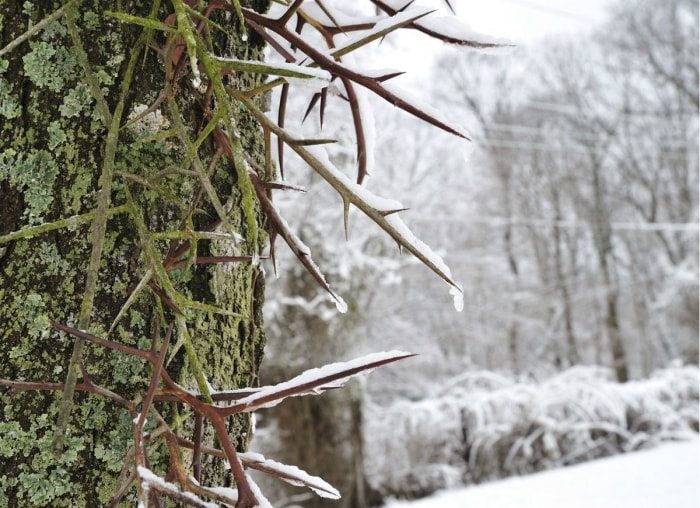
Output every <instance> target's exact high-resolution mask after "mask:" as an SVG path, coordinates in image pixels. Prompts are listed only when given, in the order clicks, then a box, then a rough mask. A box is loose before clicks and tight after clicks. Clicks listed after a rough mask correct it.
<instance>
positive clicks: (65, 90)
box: [0, 1, 265, 507]
mask: <svg viewBox="0 0 700 508" xmlns="http://www.w3.org/2000/svg"><path fill="white" fill-rule="evenodd" d="M51 4H53V5H51ZM104 4H105V3H104V2H99V1H92V2H90V1H85V2H82V3H81V4H80V7H79V9H78V19H77V20H76V24H77V25H78V27H79V30H80V37H81V39H82V41H83V45H84V46H85V48H86V51H87V53H88V57H89V60H90V66H91V69H92V72H93V74H94V76H95V77H96V78H97V80H98V82H99V86H100V88H101V90H102V93H103V94H104V97H105V100H106V103H107V105H108V106H109V108H110V109H111V110H112V111H114V107H115V105H116V104H117V102H118V98H119V94H120V87H121V83H122V81H123V79H124V74H125V72H126V69H127V65H128V61H129V59H130V58H131V51H132V50H133V48H135V47H137V40H138V38H139V37H140V35H141V33H142V29H141V27H138V26H136V25H131V24H128V23H123V22H119V21H117V20H115V19H114V18H110V17H108V16H106V15H105V13H104V8H105V6H104ZM110 5H111V3H110ZM118 5H119V8H120V9H122V11H123V12H127V13H129V14H132V15H136V16H148V13H149V11H150V9H151V6H150V5H142V2H135V1H133V2H132V1H125V2H120V3H119V4H118ZM60 7H61V3H60V2H24V3H22V2H2V3H0V48H2V47H5V46H6V45H7V44H8V43H9V42H10V41H12V40H14V39H15V38H16V37H18V36H19V35H20V34H22V33H23V32H24V31H25V30H27V28H28V27H31V26H33V25H35V24H36V23H38V22H39V21H40V20H42V19H44V18H45V17H46V16H47V15H49V14H51V13H52V12H54V10H55V9H58V8H60ZM111 7H112V8H116V7H115V5H111ZM256 7H262V6H256ZM169 9H172V7H171V6H170V5H169V3H167V2H163V5H162V6H161V7H160V9H159V10H158V19H165V17H166V16H167V14H168V11H169ZM219 21H220V22H222V23H224V22H225V23H226V26H229V27H231V30H230V31H229V33H228V34H226V35H222V34H220V33H219V34H218V35H217V37H219V38H218V39H217V40H216V45H217V47H218V48H219V49H221V50H222V51H227V52H228V53H229V54H231V53H232V52H235V53H236V54H237V56H239V57H245V58H249V59H250V58H259V57H260V55H261V49H262V42H261V41H260V40H258V39H256V38H251V39H250V40H246V41H244V40H243V39H241V38H240V37H238V36H237V33H239V32H240V28H237V27H235V26H232V22H233V21H232V20H224V19H223V18H222V20H219ZM163 43H164V36H163V34H162V33H158V32H153V33H152V35H151V39H150V41H149V44H150V45H162V44H163ZM137 65H138V66H137V71H136V73H135V75H134V81H133V83H132V85H131V88H130V91H129V94H128V97H127V102H126V106H125V112H126V113H127V114H128V113H130V112H135V111H138V110H139V108H140V109H143V106H148V105H150V104H152V103H153V101H154V100H155V99H156V98H157V97H158V95H159V94H160V92H161V90H162V89H163V86H164V74H163V69H164V66H163V62H162V60H161V58H160V57H159V55H158V54H157V52H156V51H154V50H153V49H151V48H148V47H145V48H144V49H143V51H142V53H141V54H140V55H139V61H138V64H137ZM239 79H242V80H253V79H254V78H253V77H250V76H241V77H239ZM177 101H178V103H179V104H181V109H182V112H183V119H184V121H185V122H186V124H187V126H188V128H190V129H191V134H192V136H193V137H196V133H197V132H198V130H199V129H201V127H202V124H203V123H204V120H203V118H202V111H200V109H199V106H198V105H197V104H196V103H195V102H194V101H192V100H191V98H190V97H189V95H188V90H187V88H186V87H182V88H181V89H180V90H179V92H178V95H177ZM125 121H126V119H125ZM149 121H150V123H149ZM159 121H162V122H166V121H167V118H165V117H160V116H158V115H153V116H149V117H146V118H145V119H144V120H143V121H142V122H138V123H136V124H134V125H132V126H131V127H127V128H122V129H121V130H120V132H119V135H120V139H119V147H118V151H117V156H116V160H115V165H116V169H117V171H121V172H123V173H129V174H131V175H134V177H138V178H141V179H148V178H151V182H157V186H154V187H151V188H145V187H143V186H139V185H138V184H133V192H134V196H135V200H136V203H137V205H138V206H139V207H140V209H141V210H140V211H141V214H142V216H143V217H144V218H145V221H146V225H147V227H148V228H149V230H150V231H152V232H156V231H173V230H177V229H179V228H180V226H181V225H182V224H183V223H185V222H187V221H188V220H189V218H188V216H187V212H188V209H187V207H183V206H180V205H182V204H183V203H189V202H191V201H192V199H193V198H194V196H196V195H197V192H198V185H197V183H196V181H195V180H194V179H193V178H192V177H191V175H188V174H186V173H184V172H182V171H178V170H181V169H185V170H186V169H189V167H188V161H187V159H186V158H185V157H183V150H182V149H181V148H179V147H178V146H177V145H176V144H173V143H172V142H171V140H159V141H155V140H151V141H149V140H148V139H141V140H140V141H138V138H140V137H142V136H143V135H144V134H147V133H149V132H153V130H154V129H156V130H157V129H161V128H164V125H165V124H162V125H158V124H157V122H159ZM153 122H156V123H155V124H154V123H153ZM238 125H239V126H240V130H241V133H242V139H243V141H244V143H245V149H246V150H247V151H248V152H249V153H252V154H256V153H259V151H260V145H261V141H260V140H259V139H258V138H259V135H258V132H257V131H256V130H255V128H254V127H246V126H252V125H254V124H253V123H252V122H250V121H248V120H247V119H245V118H240V119H238ZM144 129H145V130H144ZM246 129H247V130H246ZM107 131H108V127H107V126H106V125H105V124H104V122H103V121H102V119H101V118H100V115H99V114H98V113H97V111H96V102H95V100H94V98H93V97H92V95H91V92H90V89H89V87H88V85H87V84H86V82H85V78H84V74H83V71H82V70H81V66H80V64H79V58H78V56H77V54H76V52H75V47H74V45H73V44H72V43H71V38H70V36H69V34H68V30H67V27H66V23H65V19H64V18H59V19H58V20H56V21H55V22H53V23H51V24H50V25H49V26H48V27H46V28H45V29H44V30H42V31H41V32H39V33H37V34H36V35H34V36H33V37H32V38H31V39H30V40H28V41H25V42H23V43H22V44H20V45H19V46H18V47H16V48H15V49H14V50H13V51H11V52H10V53H9V54H6V55H4V56H3V57H0V193H1V195H2V199H1V200H0V213H1V215H0V235H2V234H7V233H9V232H11V231H17V230H19V229H21V228H24V227H27V226H34V225H37V224H42V223H47V222H51V221H55V220H58V219H61V218H65V217H68V216H72V215H77V214H85V213H88V212H93V211H94V210H95V207H96V196H97V190H98V178H99V176H100V172H101V169H102V165H103V161H104V157H105V143H106V136H107ZM207 143H208V142H207ZM209 145H210V146H209ZM209 145H207V144H206V143H205V145H203V147H202V150H200V156H201V157H202V158H203V160H204V162H205V163H207V164H208V160H207V157H211V156H212V155H213V152H214V149H215V147H214V146H213V145H212V144H211V143H209ZM166 170H170V171H169V172H167V174H166V173H163V172H164V171H166ZM215 171H216V174H215V176H214V178H212V181H213V182H214V184H215V187H216V191H217V193H218V194H219V195H220V196H223V197H225V199H228V203H227V205H228V206H227V210H230V215H229V220H230V222H231V224H233V225H235V226H236V227H238V226H240V227H241V231H242V232H244V227H243V224H244V222H245V221H244V210H243V207H242V204H241V194H240V192H239V190H238V187H239V185H238V182H237V179H236V171H235V169H234V168H233V167H232V164H231V163H230V162H228V161H226V160H225V159H222V160H221V161H220V162H219V163H218V164H217V166H216V169H215ZM158 174H161V175H163V176H162V177H160V178H153V177H154V176H156V175H158ZM126 181H130V182H133V178H132V180H124V179H122V178H121V177H118V178H115V180H114V185H113V193H112V198H111V202H112V204H113V205H114V206H116V205H121V204H124V203H125V194H124V185H126V183H125V182H126ZM130 185H132V184H130ZM258 217H260V216H259V215H258ZM214 218H215V214H214V211H213V208H212V206H211V204H209V203H208V202H207V200H206V199H204V200H203V201H202V202H201V203H200V204H199V206H198V209H197V211H196V213H194V214H193V215H192V218H191V227H192V228H194V229H201V228H204V227H206V226H207V225H209V224H210V223H211V222H212V221H213V220H214ZM261 220H262V219H259V222H260V221H261ZM243 236H244V237H245V234H243ZM91 247H92V246H91V242H90V223H89V222H86V223H83V224H81V225H77V226H71V227H69V228H62V229H58V230H55V231H51V232H47V233H44V234H41V235H38V236H34V237H32V238H27V239H22V240H17V241H14V242H10V243H5V244H0V344H1V345H2V349H3V351H4V353H3V355H4V356H3V358H4V359H3V360H2V361H0V378H4V379H13V380H26V381H41V382H53V383H63V382H64V380H65V376H66V369H67V367H68V361H69V358H70V355H71V351H72V347H73V339H72V338H70V337H68V336H66V335H65V334H59V333H58V332H57V331H56V330H54V329H52V328H51V326H50V323H49V321H50V320H55V321H57V322H60V323H65V324H68V325H76V323H77V319H78V315H79V313H80V306H81V299H82V294H83V291H84V289H85V273H86V270H87V264H88V259H89V257H90V251H91ZM157 247H158V248H159V253H160V256H161V258H163V259H164V258H165V256H166V254H167V252H168V250H169V248H170V244H169V243H168V242H164V241H163V242H157ZM197 248H198V251H199V252H198V253H199V255H217V252H220V251H223V250H224V249H226V248H228V247H225V246H222V245H213V244H212V242H209V241H199V242H198V244H197ZM236 248H237V250H238V252H239V253H240V254H242V255H253V254H254V253H256V252H258V251H259V249H260V245H245V244H239V245H237V246H236ZM188 255H190V256H191V253H189V254H188ZM146 269H147V265H146V262H145V260H144V256H143V250H142V246H141V245H140V244H139V239H138V235H137V234H136V227H135V224H134V222H133V220H132V219H131V218H130V217H129V215H128V214H125V213H121V214H115V215H114V216H112V217H111V218H110V219H109V221H108V223H107V233H106V236H105V247H104V250H103V253H102V264H101V266H100V270H99V286H98V291H97V298H96V300H95V303H94V307H93V312H92V315H91V325H90V329H89V330H90V332H91V333H93V334H95V335H101V336H107V333H108V330H109V328H110V326H111V324H112V322H113V321H114V319H115V317H116V316H117V314H118V312H119V309H120V308H121V306H122V305H123V304H124V302H125V300H126V298H127V297H128V295H129V294H130V291H131V290H133V288H134V286H135V284H137V283H138V281H139V280H140V279H141V278H142V277H143V276H144V273H145V272H146ZM170 279H171V281H172V283H173V285H174V286H175V287H176V289H177V290H178V291H179V292H180V293H181V294H183V295H185V296H187V297H188V298H191V299H192V300H196V301H200V302H204V303H207V304H210V305H213V306H216V307H219V308H222V309H225V310H227V311H229V312H230V315H223V314H221V313H214V312H205V311H200V310H193V309H187V310H186V311H185V315H186V319H187V324H188V327H189V330H190V332H191V334H192V339H193V343H194V348H195V350H196V352H197V354H198V357H199V362H200V364H201V365H202V366H203V369H204V371H205V375H206V377H207V379H208V380H209V382H210V383H211V384H212V385H213V386H214V387H216V388H217V389H231V388H237V387H241V386H250V385H252V384H255V383H256V382H257V371H258V367H259V365H260V361H261V359H262V353H263V347H264V343H265V337H264V334H263V332H262V311H261V306H262V303H263V296H264V280H263V277H262V274H261V270H260V269H259V268H258V267H257V266H254V265H253V264H251V263H238V264H235V265H230V264H229V265H217V266H216V267H215V268H211V266H205V265H193V266H190V267H188V268H187V269H182V270H173V271H171V272H170ZM159 315H162V316H164V317H165V319H166V321H167V320H168V319H170V320H171V319H172V312H171V311H170V310H169V309H168V308H167V307H163V305H162V303H161V302H160V301H159V299H158V297H157V296H156V295H155V293H154V292H153V291H150V290H148V289H147V290H145V291H143V292H142V293H141V294H140V295H139V297H138V298H137V299H136V301H135V303H134V304H133V306H132V307H131V308H130V309H129V310H128V311H127V312H126V314H125V315H124V317H123V318H122V319H120V321H119V322H118V324H117V326H116V327H115V328H114V330H113V331H112V332H111V334H110V335H109V338H110V339H111V340H115V341H118V342H122V343H125V344H129V345H132V346H138V347H141V348H147V347H148V346H149V338H150V336H151V334H152V330H153V326H154V321H155V317H156V316H159ZM166 324H167V323H166ZM82 358H83V363H84V365H85V368H86V371H87V373H88V374H89V376H90V378H91V380H92V382H94V383H95V384H99V385H100V386H103V387H105V388H108V389H110V390H113V391H114V392H116V393H118V394H120V395H121V396H123V397H125V398H127V399H133V398H134V397H136V396H137V395H138V394H140V393H143V392H144V391H145V388H146V386H147V383H148V376H149V375H150V367H148V366H147V365H146V364H145V362H144V361H143V360H140V359H137V358H133V357H129V356H127V355H125V354H122V353H118V352H113V351H107V350H105V349H104V348H101V347H97V346H94V345H91V344H87V345H86V348H85V351H84V352H83V356H82ZM187 367H188V365H187V362H186V361H185V359H184V357H183V355H182V354H176V355H175V357H174V359H173V360H172V361H171V362H170V364H169V365H168V371H169V372H170V374H171V376H172V377H173V378H174V379H178V380H179V382H181V383H183V384H185V385H193V381H192V380H191V378H190V377H189V376H190V375H189V372H188V370H187ZM60 396H61V394H60V392H58V391H42V392H36V391H29V392H13V391H10V390H7V389H3V391H2V392H0V397H1V401H2V404H1V405H0V457H1V460H0V506H23V507H24V506H56V507H59V506H95V507H97V506H105V505H106V503H107V502H108V500H109V498H110V497H111V496H112V495H113V494H114V491H115V489H116V486H117V478H118V475H119V471H120V468H121V464H122V463H123V457H124V456H125V454H126V452H127V450H128V449H129V447H130V446H131V444H132V440H133V429H132V427H133V424H132V422H131V417H130V415H129V413H128V411H126V410H125V409H124V408H123V407H121V406H119V405H117V404H115V403H113V402H112V401H110V400H107V399H105V398H102V397H99V396H96V395H91V394H90V395H88V394H85V393H78V394H76V397H75V399H74V401H75V405H74V408H73V411H72V413H71V418H70V424H69V428H68V434H67V441H66V446H65V451H64V453H63V455H62V456H61V457H58V458H56V457H54V455H53V454H52V453H51V441H52V439H53V433H54V430H55V425H56V411H57V407H58V402H59V400H60ZM158 409H159V410H161V411H162V412H163V413H165V414H170V415H172V409H168V408H167V407H166V406H165V405H162V406H161V405H159V406H158ZM247 425H248V422H247V420H246V419H241V420H236V421H232V422H231V424H230V428H231V431H232V433H234V434H235V436H236V441H235V442H237V443H238V445H239V447H240V448H244V447H245V446H246V437H245V436H246V433H247ZM186 431H187V430H186V427H183V430H182V432H186ZM187 437H189V436H187ZM165 455H166V451H165V449H164V447H163V446H161V449H158V450H155V451H153V452H152V453H151V455H150V458H151V460H152V461H153V468H154V469H155V470H158V471H160V472H161V473H163V472H164V471H163V468H164V467H165V464H166V463H167V462H166V460H165ZM206 471H209V474H208V475H207V476H205V477H204V478H203V479H202V480H203V482H207V483H219V484H224V483H227V480H226V479H225V478H223V476H224V475H225V472H224V471H223V468H219V469H218V470H217V469H214V468H207V469H206ZM214 474H216V475H219V476H220V477H213V475H214ZM132 492H134V489H133V488H132ZM131 504H133V496H132V498H131V501H130V502H129V503H128V505H131Z"/></svg>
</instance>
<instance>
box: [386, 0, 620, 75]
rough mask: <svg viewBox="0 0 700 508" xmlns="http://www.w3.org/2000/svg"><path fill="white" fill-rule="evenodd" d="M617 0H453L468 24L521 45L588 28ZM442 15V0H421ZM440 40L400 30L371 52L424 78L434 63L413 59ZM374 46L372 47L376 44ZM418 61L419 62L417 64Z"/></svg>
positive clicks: (429, 52)
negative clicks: (421, 65)
mask: <svg viewBox="0 0 700 508" xmlns="http://www.w3.org/2000/svg"><path fill="white" fill-rule="evenodd" d="M614 1H615V0H451V1H450V3H451V4H452V6H453V7H454V8H455V10H456V12H457V17H458V18H459V19H460V21H461V22H462V23H464V24H466V25H468V26H469V27H470V28H471V29H472V30H474V31H476V32H479V33H483V34H486V35H492V36H496V37H502V38H505V39H507V40H509V41H511V42H513V43H515V44H517V45H518V46H520V47H525V46H528V45H530V44H534V43H536V42H537V41H538V40H539V39H542V38H544V37H550V36H556V35H564V34H572V35H573V34H576V33H585V32H589V31H591V30H592V29H594V28H596V27H597V26H598V25H600V24H601V23H602V22H603V21H605V19H606V17H607V10H608V8H609V6H610V5H611V4H612V3H613V2H614ZM618 1H620V0H618ZM416 5H428V6H431V7H435V8H436V9H439V10H440V11H441V13H435V14H434V15H446V14H447V12H448V11H447V10H446V7H445V2H444V0H419V1H417V2H416ZM443 48H444V44H442V43H440V42H437V41H433V40H430V39H429V38H428V37H426V36H425V35H422V34H419V33H416V32H413V31H410V30H404V31H402V33H397V34H393V35H392V37H391V38H390V39H389V40H388V41H385V42H382V44H381V45H380V46H379V50H378V53H375V56H376V57H378V60H379V61H380V62H382V64H383V66H384V67H390V68H395V69H401V70H405V71H407V75H406V76H404V77H401V78H399V79H398V80H397V82H399V83H404V84H408V83H413V84H415V83H416V82H424V81H425V80H426V79H428V78H429V77H430V75H431V69H432V67H431V66H430V65H425V66H423V68H422V69H421V68H420V67H417V65H416V64H417V63H420V62H425V63H429V62H431V60H433V58H432V56H433V55H435V58H436V57H437V54H438V53H439V52H440V51H441V50H442V49H443ZM375 51H376V49H375ZM419 65H420V64H419Z"/></svg>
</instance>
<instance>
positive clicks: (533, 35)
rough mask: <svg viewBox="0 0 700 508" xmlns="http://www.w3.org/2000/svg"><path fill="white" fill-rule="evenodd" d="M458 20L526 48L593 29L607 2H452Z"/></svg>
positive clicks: (602, 14)
mask: <svg viewBox="0 0 700 508" xmlns="http://www.w3.org/2000/svg"><path fill="white" fill-rule="evenodd" d="M451 3H452V5H453V6H454V8H455V10H456V11H457V15H458V16H459V18H460V19H461V20H462V21H463V22H464V23H466V24H468V25H470V26H471V27H472V28H473V29H474V30H477V31H479V32H484V33H488V34H491V35H497V36H501V37H507V38H509V39H511V40H513V41H514V42H516V43H520V44H526V43H530V42H533V41H535V40H537V39H538V38H541V37H543V36H549V35H554V34H563V33H576V32H581V31H588V30H590V29H591V28H595V26H596V25H599V24H600V23H601V22H602V21H604V20H605V18H606V12H607V7H608V5H610V4H611V3H612V2H611V1H610V0H488V1H484V0H453V1H452V2H451Z"/></svg>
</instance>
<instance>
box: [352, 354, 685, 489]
mask: <svg viewBox="0 0 700 508" xmlns="http://www.w3.org/2000/svg"><path fill="white" fill-rule="evenodd" d="M613 378H614V376H613V373H612V372H611V371H609V370H608V369H603V368H600V367H575V368H572V369H569V370H567V371H565V372H563V373H561V374H559V375H557V376H555V377H552V378H550V379H547V380H545V381H543V382H541V383H534V382H531V381H518V382H516V381H514V380H508V379H507V378H503V377H501V376H497V375H494V374H493V373H490V372H483V373H470V374H468V375H464V376H462V377H460V378H458V379H456V380H453V381H451V382H449V383H448V384H447V388H446V389H444V390H442V391H441V395H440V396H439V397H436V398H432V399H425V400H422V401H418V402H408V401H400V402H397V403H396V404H394V405H392V406H390V407H388V408H379V407H371V408H370V409H369V411H368V417H367V418H368V422H367V423H366V424H365V428H366V435H365V440H366V449H367V450H368V451H371V455H370V456H369V457H368V459H367V460H368V463H367V464H366V467H367V473H368V478H369V479H370V482H371V483H372V486H373V487H374V488H375V489H377V490H378V491H379V492H380V493H382V494H383V495H390V496H394V497H415V496H416V495H424V494H426V493H429V492H432V491H434V490H437V489H440V488H444V487H445V486H449V485H453V484H454V483H455V482H461V483H478V482H481V481H485V480H490V479H495V478H500V477H504V476H509V475H514V474H525V473H530V472H534V471H540V470H543V469H548V468H553V467H560V466H565V465H569V464H574V463H578V462H582V461H585V460H590V459H594V458H598V457H603V456H607V455H612V454H615V453H621V452H627V451H632V450H636V449H639V448H643V447H649V446H653V445H654V444H656V443H658V442H660V441H662V440H669V439H683V438H685V437H688V436H689V435H691V434H693V433H694V432H697V431H698V367H697V366H692V367H681V366H672V367H669V368H667V369H664V370H662V371H658V372H657V373H655V375H654V376H652V377H651V378H650V379H646V380H640V381H633V382H629V383H625V384H619V383H617V382H615V381H614V380H613ZM439 473H440V474H439ZM458 476H459V478H457V477H458Z"/></svg>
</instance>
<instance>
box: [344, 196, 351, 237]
mask: <svg viewBox="0 0 700 508" xmlns="http://www.w3.org/2000/svg"><path fill="white" fill-rule="evenodd" d="M349 216H350V201H348V200H347V199H345V198H343V228H344V229H345V241H346V242H347V241H348V219H349Z"/></svg>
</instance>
